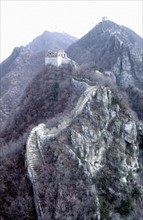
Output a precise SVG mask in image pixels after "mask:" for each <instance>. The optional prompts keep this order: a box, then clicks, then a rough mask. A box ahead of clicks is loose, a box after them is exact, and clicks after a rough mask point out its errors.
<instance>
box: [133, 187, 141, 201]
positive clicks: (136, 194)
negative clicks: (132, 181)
mask: <svg viewBox="0 0 143 220" xmlns="http://www.w3.org/2000/svg"><path fill="white" fill-rule="evenodd" d="M140 196H141V191H140V189H139V188H138V187H137V186H135V187H134V189H133V190H132V197H133V198H135V199H139V198H140Z"/></svg>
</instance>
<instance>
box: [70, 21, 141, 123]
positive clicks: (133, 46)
mask: <svg viewBox="0 0 143 220" xmlns="http://www.w3.org/2000/svg"><path fill="white" fill-rule="evenodd" d="M67 54H68V56H69V57H70V58H71V59H73V60H75V61H76V62H78V63H80V64H81V63H89V62H93V63H95V64H96V68H99V70H102V71H103V72H105V74H107V75H108V76H109V77H111V78H112V76H114V78H115V80H116V83H117V84H118V85H119V86H120V88H121V89H122V90H124V91H125V92H126V93H127V94H128V96H129V99H130V103H131V107H132V108H133V109H134V111H136V112H137V114H138V117H139V118H140V119H142V120H143V114H142V108H143V105H142V104H141V103H143V102H142V100H143V64H142V58H143V39H142V38H141V37H140V36H138V35H137V34H136V33H135V32H133V31H132V30H130V29H128V28H127V27H124V26H121V25H118V24H116V23H114V22H112V21H110V20H107V21H103V22H100V23H99V24H97V25H96V26H95V27H94V28H93V29H92V30H91V31H89V32H88V33H87V34H86V35H85V36H83V37H82V38H81V39H80V40H78V41H77V42H75V43H73V44H72V45H70V46H69V48H68V49H67Z"/></svg>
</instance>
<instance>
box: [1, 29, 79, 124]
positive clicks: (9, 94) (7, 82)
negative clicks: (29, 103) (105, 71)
mask: <svg viewBox="0 0 143 220" xmlns="http://www.w3.org/2000/svg"><path fill="white" fill-rule="evenodd" d="M75 40H76V38H75V37H72V36H70V35H68V34H66V33H57V32H53V33H52V32H48V31H45V32H44V33H43V34H42V35H40V36H38V37H37V38H35V39H34V40H33V41H32V42H31V43H29V44H28V45H27V46H26V47H23V46H22V47H16V48H14V50H13V52H12V54H11V55H10V56H9V57H8V58H7V59H6V60H4V61H3V62H2V63H1V64H0V70H1V73H0V76H1V81H0V86H1V94H0V102H1V110H0V115H1V118H0V120H1V123H2V122H4V121H5V120H6V119H7V117H8V116H9V114H10V112H11V111H12V110H13V109H14V108H15V107H16V106H17V104H18V103H19V101H20V99H21V97H22V95H23V94H24V91H25V89H26V87H27V86H28V85H29V83H30V82H31V80H32V79H33V77H34V76H36V74H37V73H38V72H39V71H40V70H41V69H43V67H44V62H45V59H44V57H45V51H46V50H47V49H51V48H52V49H61V48H62V49H65V48H67V47H68V46H69V45H70V44H71V43H73V42H74V41H75Z"/></svg>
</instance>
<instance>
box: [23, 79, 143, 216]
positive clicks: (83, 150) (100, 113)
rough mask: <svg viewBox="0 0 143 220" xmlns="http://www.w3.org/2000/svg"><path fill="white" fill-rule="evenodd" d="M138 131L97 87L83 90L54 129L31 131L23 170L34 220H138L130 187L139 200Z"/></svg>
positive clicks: (132, 120) (107, 92)
mask: <svg viewBox="0 0 143 220" xmlns="http://www.w3.org/2000/svg"><path fill="white" fill-rule="evenodd" d="M74 84H76V85H78V86H81V84H80V83H79V84H78V83H77V82H76V83H75V82H74ZM84 86H85V84H84ZM138 128H139V129H140V130H141V125H140V126H139V125H138V121H137V119H135V118H134V116H133V115H132V113H131V112H130V111H129V110H127V109H125V108H124V109H123V108H122V107H121V106H119V104H117V102H115V100H114V97H113V94H111V91H110V90H109V89H108V88H107V87H100V86H88V87H87V88H86V89H85V91H84V92H83V94H82V95H81V97H80V98H79V100H78V102H77V104H76V106H75V108H74V109H73V110H72V111H71V113H69V115H67V116H66V117H65V116H63V117H62V118H60V120H59V121H58V124H57V126H56V127H52V128H50V127H47V126H46V124H41V125H39V126H37V127H36V128H34V129H33V130H32V131H31V134H30V136H29V139H28V142H27V150H26V164H27V169H28V173H29V178H30V180H31V182H32V184H33V190H34V196H35V203H36V209H37V214H38V219H45V220H50V219H63V220H64V219H65V220H75V219H85V220H86V219H98V220H100V219H112V220H116V219H119V220H121V219H122V220H123V219H124V215H126V218H127V219H131V218H133V217H137V218H138V219H142V218H143V215H142V212H141V208H140V209H139V208H138V209H136V202H135V201H134V197H133V191H134V188H135V187H136V188H137V189H140V191H139V192H140V195H141V194H142V186H141V185H140V184H139V181H138V178H139V172H138V170H139V166H140V164H139V161H138V156H139V146H138ZM140 134H141V132H140ZM131 197H132V200H133V204H132V203H131V204H128V206H129V207H127V206H126V205H124V204H125V202H126V200H127V199H128V198H129V199H131ZM138 204H140V205H138V207H141V205H143V204H142V202H141V201H138Z"/></svg>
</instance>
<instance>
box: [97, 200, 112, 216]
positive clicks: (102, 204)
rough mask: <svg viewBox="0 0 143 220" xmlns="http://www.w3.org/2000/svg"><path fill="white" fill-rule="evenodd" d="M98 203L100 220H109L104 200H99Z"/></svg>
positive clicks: (107, 208)
mask: <svg viewBox="0 0 143 220" xmlns="http://www.w3.org/2000/svg"><path fill="white" fill-rule="evenodd" d="M99 203H100V216H101V220H105V219H106V220H109V219H110V216H109V207H108V204H107V202H106V201H105V199H104V198H100V200H99Z"/></svg>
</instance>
